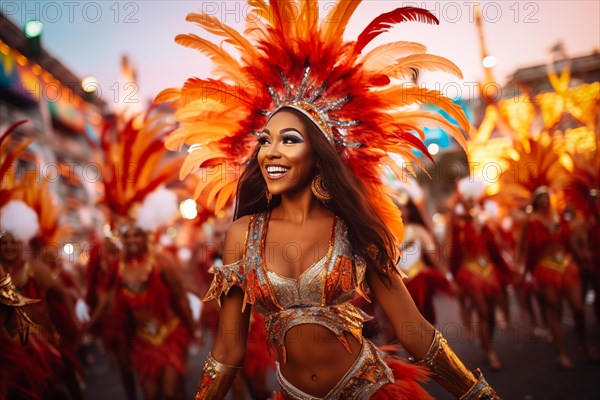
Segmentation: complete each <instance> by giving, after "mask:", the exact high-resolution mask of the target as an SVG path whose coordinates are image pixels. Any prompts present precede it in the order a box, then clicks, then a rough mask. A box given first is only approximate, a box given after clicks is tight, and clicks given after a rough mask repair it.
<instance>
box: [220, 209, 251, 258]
mask: <svg viewBox="0 0 600 400" xmlns="http://www.w3.org/2000/svg"><path fill="white" fill-rule="evenodd" d="M251 218H252V216H250V215H245V216H243V217H241V218H238V219H236V220H235V221H233V223H232V224H231V225H230V226H229V228H228V229H227V234H226V235H225V244H224V249H223V262H224V263H225V264H229V263H234V262H236V261H238V260H240V259H241V258H242V254H243V248H244V242H245V241H246V232H247V231H248V224H249V223H250V220H251Z"/></svg>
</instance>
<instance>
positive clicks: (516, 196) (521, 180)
mask: <svg viewBox="0 0 600 400" xmlns="http://www.w3.org/2000/svg"><path fill="white" fill-rule="evenodd" d="M565 156H566V152H565V149H564V146H562V145H561V143H560V142H558V141H556V140H553V139H552V138H551V137H550V135H549V134H548V133H542V135H540V137H539V138H538V139H537V140H534V139H526V140H522V141H519V142H515V146H514V151H512V152H511V154H510V155H507V156H506V161H507V165H508V169H506V170H505V171H503V172H502V174H501V175H500V186H501V190H500V192H499V193H498V195H497V197H496V198H497V199H498V200H499V201H500V202H501V203H503V204H505V205H517V206H522V205H523V204H525V203H528V202H529V201H531V200H532V199H533V197H535V195H536V194H537V193H536V191H538V192H539V190H540V188H546V189H553V190H558V189H562V188H563V187H564V185H565V184H566V182H567V179H568V177H569V171H568V170H567V168H566V166H565V165H566V164H565V162H564V161H565V158H564V157H565Z"/></svg>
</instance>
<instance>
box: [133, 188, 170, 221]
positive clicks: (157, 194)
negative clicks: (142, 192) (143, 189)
mask: <svg viewBox="0 0 600 400" xmlns="http://www.w3.org/2000/svg"><path fill="white" fill-rule="evenodd" d="M178 210H179V207H178V204H177V195H176V194H175V193H174V192H172V191H171V190H168V189H166V188H165V187H163V186H161V187H159V188H158V189H156V190H155V191H154V192H152V193H150V194H149V195H148V196H146V198H145V199H144V202H143V203H142V205H141V206H140V208H139V209H138V214H137V219H136V225H137V226H138V227H140V228H142V229H143V230H145V231H147V232H154V231H155V230H156V229H158V228H159V227H161V226H162V225H166V224H168V223H169V222H170V221H171V220H172V219H173V218H175V216H176V215H177V212H178Z"/></svg>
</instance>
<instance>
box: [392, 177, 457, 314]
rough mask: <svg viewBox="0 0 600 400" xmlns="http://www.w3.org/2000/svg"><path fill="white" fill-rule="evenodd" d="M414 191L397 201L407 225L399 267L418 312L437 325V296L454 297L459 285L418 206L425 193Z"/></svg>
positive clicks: (418, 190) (416, 188)
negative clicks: (434, 298)
mask: <svg viewBox="0 0 600 400" xmlns="http://www.w3.org/2000/svg"><path fill="white" fill-rule="evenodd" d="M411 188H412V191H413V193H411V192H410V191H409V190H406V189H401V190H400V192H399V194H398V196H397V197H396V198H395V199H394V201H395V203H396V205H397V206H398V207H399V208H400V212H401V214H402V222H403V223H404V240H403V241H402V244H401V246H400V251H401V253H400V254H401V256H400V260H399V261H398V267H399V268H400V269H401V270H402V272H404V273H405V274H406V276H407V278H405V279H404V284H405V285H406V288H407V289H408V292H409V293H410V295H411V297H412V299H413V300H414V302H415V304H416V306H417V308H418V309H419V311H420V312H421V314H422V315H423V316H424V317H425V319H427V321H429V322H430V323H431V324H432V325H435V323H436V315H435V309H434V307H433V297H434V295H435V294H445V295H452V294H454V289H453V287H452V285H456V284H455V283H454V282H452V281H453V280H454V278H453V277H452V276H451V274H450V271H449V270H448V269H447V266H445V265H442V264H441V253H440V251H439V248H438V245H437V243H436V241H435V239H434V236H433V234H432V232H431V229H430V228H429V224H428V223H426V222H425V219H424V218H423V214H422V212H421V210H420V209H419V206H417V204H418V202H419V200H420V199H422V197H423V194H422V191H421V189H420V188H419V187H418V185H417V184H416V183H414V185H413V186H411ZM415 197H417V198H416V199H415ZM451 282H452V283H451Z"/></svg>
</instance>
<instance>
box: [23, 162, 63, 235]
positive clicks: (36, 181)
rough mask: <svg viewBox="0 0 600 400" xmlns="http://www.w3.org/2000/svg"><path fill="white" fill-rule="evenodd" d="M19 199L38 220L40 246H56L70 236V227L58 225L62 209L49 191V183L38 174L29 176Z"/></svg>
mask: <svg viewBox="0 0 600 400" xmlns="http://www.w3.org/2000/svg"><path fill="white" fill-rule="evenodd" d="M28 178H29V179H27V180H26V181H25V182H24V183H25V187H24V188H23V191H22V192H21V193H20V196H19V198H20V199H21V200H22V201H23V202H24V203H25V204H27V205H28V206H29V207H31V209H33V210H34V211H35V212H36V214H37V216H38V219H39V235H38V236H39V242H38V243H37V244H38V245H40V246H47V245H50V244H52V245H56V244H57V243H61V242H63V241H65V240H66V239H67V238H68V236H69V235H70V234H71V232H72V230H71V227H70V226H68V225H66V224H61V223H60V215H61V213H62V207H61V205H60V204H59V202H58V200H57V199H56V197H55V195H54V193H53V192H52V190H51V189H50V181H49V180H48V178H47V177H44V176H40V175H39V174H35V175H29V176H28Z"/></svg>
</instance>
